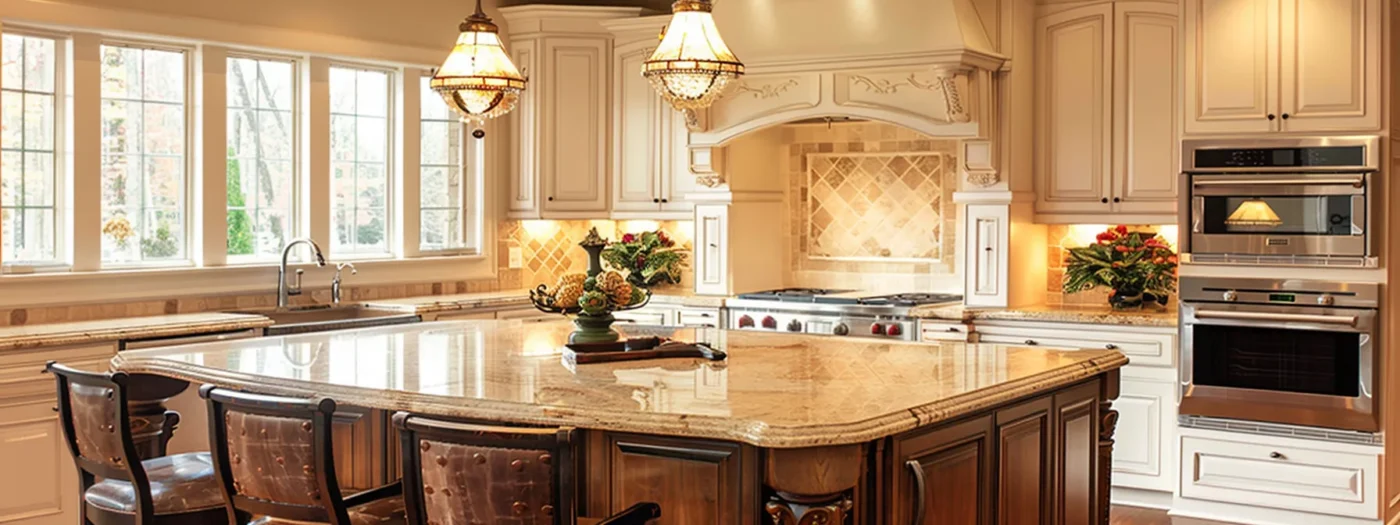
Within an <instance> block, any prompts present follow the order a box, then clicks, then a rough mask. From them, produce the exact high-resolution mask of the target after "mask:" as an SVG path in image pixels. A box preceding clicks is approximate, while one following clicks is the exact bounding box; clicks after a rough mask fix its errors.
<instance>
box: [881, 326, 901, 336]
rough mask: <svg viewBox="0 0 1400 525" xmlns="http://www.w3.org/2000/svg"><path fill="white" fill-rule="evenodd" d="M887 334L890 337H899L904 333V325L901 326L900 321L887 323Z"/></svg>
mask: <svg viewBox="0 0 1400 525" xmlns="http://www.w3.org/2000/svg"><path fill="white" fill-rule="evenodd" d="M885 335H888V336H890V337H899V336H901V335H904V327H902V326H899V324H898V323H891V324H889V325H886V326H885Z"/></svg>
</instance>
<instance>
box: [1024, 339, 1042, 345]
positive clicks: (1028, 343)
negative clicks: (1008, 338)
mask: <svg viewBox="0 0 1400 525" xmlns="http://www.w3.org/2000/svg"><path fill="white" fill-rule="evenodd" d="M1039 344H1040V343H1037V342H1036V341H1035V339H1027V340H1026V346H1036V345H1039Z"/></svg>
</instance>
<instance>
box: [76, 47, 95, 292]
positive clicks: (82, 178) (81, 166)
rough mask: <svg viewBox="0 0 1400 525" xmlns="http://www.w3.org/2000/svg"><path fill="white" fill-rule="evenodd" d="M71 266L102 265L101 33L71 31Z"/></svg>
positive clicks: (88, 267) (82, 268)
mask: <svg viewBox="0 0 1400 525" xmlns="http://www.w3.org/2000/svg"><path fill="white" fill-rule="evenodd" d="M72 45H73V49H72V53H71V56H72V58H73V65H72V69H71V71H72V79H71V81H70V82H69V83H68V87H69V88H70V93H72V96H73V114H72V115H71V116H70V122H71V123H72V136H73V168H72V170H71V173H72V180H73V191H71V192H69V196H70V198H71V199H72V206H71V207H70V208H69V209H71V210H73V215H72V217H73V224H72V239H73V241H72V243H73V244H72V246H73V270H74V271H94V270H98V269H100V268H101V266H102V38H101V37H100V36H98V35H95V34H91V33H79V34H75V35H73V40H72Z"/></svg>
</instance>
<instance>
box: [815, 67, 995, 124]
mask: <svg viewBox="0 0 1400 525" xmlns="http://www.w3.org/2000/svg"><path fill="white" fill-rule="evenodd" d="M921 73H922V72H920V71H911V72H899V73H868V74H841V75H837V78H838V93H839V92H844V93H845V95H846V96H845V97H840V96H838V100H837V103H838V104H841V105H855V106H871V107H878V106H885V105H889V106H894V107H899V106H909V107H921V106H922V107H926V108H928V102H927V101H926V100H924V101H921V100H917V98H923V97H925V96H927V94H933V95H934V96H936V97H937V98H938V99H940V100H938V101H937V102H938V104H939V105H940V106H941V107H940V108H938V109H939V110H941V111H938V112H932V111H921V112H920V113H925V114H928V116H930V117H931V118H934V119H936V120H940V121H943V122H948V123H961V122H969V121H970V120H971V115H969V114H968V112H967V109H966V108H964V106H963V90H964V89H965V86H966V85H967V77H966V76H965V75H960V74H958V73H956V72H953V71H948V70H935V71H934V72H933V73H932V78H927V77H925V78H922V79H921V78H920V76H921ZM842 77H844V80H845V83H846V85H845V86H841V85H840V82H841V79H842ZM842 87H844V88H845V89H841V88H842ZM851 88H859V91H858V90H855V89H851ZM907 91H913V92H917V93H905V92H907ZM909 96H912V97H915V98H909ZM879 97H889V98H891V99H892V100H889V101H881V100H878V98H879ZM842 98H844V99H845V100H841V99H842ZM928 109H933V108H928ZM930 113H933V114H930ZM937 113H941V115H940V114H937Z"/></svg>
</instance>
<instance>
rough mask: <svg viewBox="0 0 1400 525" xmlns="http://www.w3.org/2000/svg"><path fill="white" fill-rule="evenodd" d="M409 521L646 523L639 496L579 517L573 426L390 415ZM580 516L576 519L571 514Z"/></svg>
mask: <svg viewBox="0 0 1400 525" xmlns="http://www.w3.org/2000/svg"><path fill="white" fill-rule="evenodd" d="M394 426H395V427H396V428H398V429H399V438H400V443H401V445H402V449H403V463H404V466H403V486H404V502H405V503H406V504H407V506H408V520H409V523H410V524H412V525H492V524H497V523H512V524H530V525H543V524H555V525H573V524H575V523H596V524H597V525H646V524H650V523H654V522H655V520H657V519H658V518H660V517H661V507H660V506H659V505H657V504H655V503H639V504H637V505H634V506H633V507H631V508H629V509H627V510H625V511H623V512H621V513H619V514H616V515H613V516H611V517H608V518H605V519H603V520H602V521H595V520H585V519H579V518H577V516H576V508H575V501H574V497H575V494H576V493H577V492H576V491H575V486H574V479H575V478H574V475H575V472H574V470H575V466H574V465H575V463H574V453H573V446H574V443H573V431H572V430H571V429H549V428H538V429H537V428H513V427H498V426H483V425H474V424H466V423H457V422H451V421H442V420H435V419H430V418H426V417H419V416H415V415H411V414H408V413H406V412H399V413H397V414H395V415H394ZM576 520H578V521H576Z"/></svg>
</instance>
